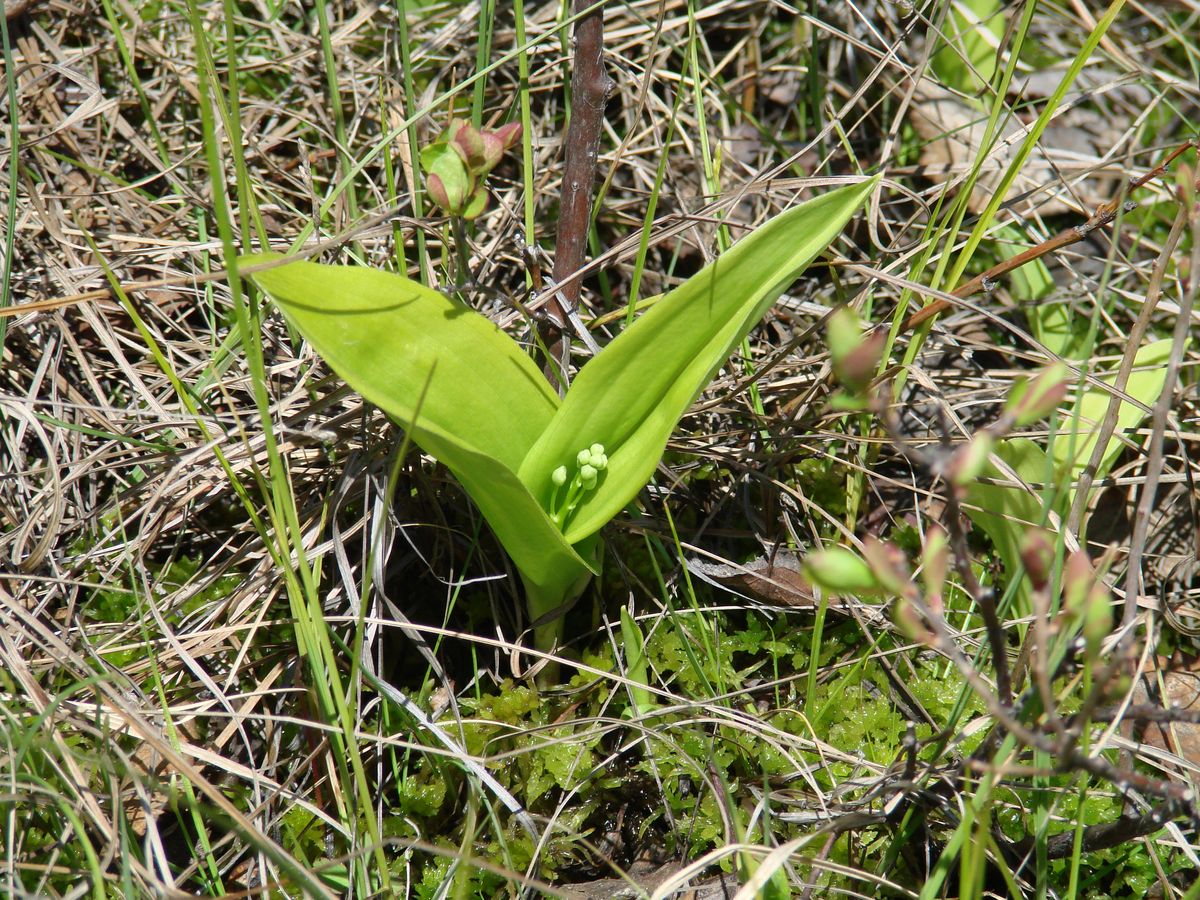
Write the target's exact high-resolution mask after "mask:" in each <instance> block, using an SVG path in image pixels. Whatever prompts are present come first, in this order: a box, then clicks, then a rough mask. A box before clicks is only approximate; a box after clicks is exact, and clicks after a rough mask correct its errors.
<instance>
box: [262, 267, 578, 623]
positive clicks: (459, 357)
mask: <svg viewBox="0 0 1200 900" xmlns="http://www.w3.org/2000/svg"><path fill="white" fill-rule="evenodd" d="M270 258H275V257H267V256H261V257H252V258H247V259H246V260H244V261H243V265H250V264H254V263H257V262H260V261H265V260H267V259H270ZM250 277H251V278H253V279H254V281H255V282H256V283H257V284H258V285H259V286H260V287H261V288H262V289H263V290H264V291H266V293H267V294H268V295H270V297H271V298H272V299H273V300H274V301H275V303H276V305H278V306H279V308H280V309H281V310H282V311H283V313H284V315H285V316H286V317H287V319H288V321H289V322H291V323H292V325H293V326H294V327H295V328H296V330H297V331H299V332H300V333H301V334H302V335H303V336H304V338H305V339H306V340H307V341H308V342H309V343H310V344H312V346H313V349H315V350H316V351H317V353H319V354H320V356H321V358H322V359H324V360H325V362H326V363H327V364H328V365H329V367H330V368H332V369H333V370H334V371H335V372H336V373H337V374H338V375H340V376H341V377H342V378H343V379H344V380H345V381H346V383H347V384H349V385H350V386H351V387H352V388H354V389H355V390H357V391H358V392H359V393H360V394H362V395H363V396H364V397H365V398H366V399H368V400H370V401H371V402H372V403H374V404H375V405H377V406H378V407H379V408H380V409H382V410H383V411H384V412H386V413H388V415H390V416H392V417H393V418H394V419H396V420H397V421H398V422H399V423H400V424H401V425H403V426H404V427H405V428H407V429H408V430H409V433H410V434H411V435H412V437H413V440H415V441H416V442H417V444H418V445H419V446H420V447H421V448H422V449H424V450H425V451H426V452H428V453H430V454H431V455H433V456H434V457H436V458H437V459H438V460H440V461H441V462H442V463H444V464H445V465H446V466H447V468H449V469H450V471H451V472H453V473H454V475H455V477H456V478H457V479H458V480H459V481H460V482H461V483H462V485H463V487H464V488H466V490H467V493H469V494H470V495H471V497H472V498H473V499H474V500H475V502H476V504H477V505H478V506H479V509H480V511H481V512H482V513H483V515H484V517H485V518H486V519H487V520H488V523H489V524H490V525H491V526H492V530H493V531H494V532H495V534H496V537H497V538H499V540H500V542H501V543H502V544H503V545H504V548H505V550H507V551H508V553H509V555H510V556H511V557H512V559H513V562H514V563H515V564H516V566H517V568H518V569H519V570H520V572H521V575H522V577H523V578H524V579H525V581H526V584H527V585H530V586H533V587H535V588H536V589H537V590H538V592H539V593H540V594H543V595H547V596H553V595H555V594H556V593H558V592H560V591H565V590H568V589H569V587H570V586H571V585H573V584H575V583H576V582H578V581H579V579H580V578H581V577H583V576H585V575H586V574H587V573H588V571H589V568H590V567H591V566H593V565H594V563H591V562H588V561H585V560H584V559H583V558H582V557H581V556H580V555H579V553H577V552H576V551H575V549H573V548H572V547H571V545H570V544H568V543H567V542H566V541H565V540H564V538H563V535H562V533H561V532H560V531H559V530H558V528H556V527H555V526H554V524H553V523H552V522H551V521H550V518H549V517H548V516H547V515H546V512H545V510H544V509H543V508H542V507H541V506H540V505H539V504H538V502H537V501H536V500H535V499H534V497H533V496H532V495H531V494H530V493H529V491H528V490H527V489H526V488H525V486H524V485H523V484H522V483H521V481H520V479H518V478H517V475H516V469H517V466H518V464H519V463H520V461H521V459H522V458H523V457H524V455H525V453H526V451H527V450H528V449H529V447H530V446H531V445H532V444H533V442H534V440H535V439H536V438H537V436H538V435H539V434H540V433H541V432H542V430H543V429H544V428H545V427H546V426H547V425H548V424H549V422H550V419H551V417H552V415H553V413H554V409H555V407H556V406H557V405H558V397H557V396H556V395H555V394H554V392H553V391H552V390H551V389H550V386H549V385H548V384H547V382H546V380H545V378H543V377H542V373H541V372H539V371H538V369H537V367H536V366H535V365H534V364H533V362H532V360H530V358H529V357H528V356H527V355H526V354H525V353H524V352H523V351H522V350H521V348H520V347H519V346H518V345H517V344H516V343H515V342H514V341H513V340H512V339H511V338H509V337H508V336H507V335H506V334H504V332H502V331H501V330H500V329H498V328H497V327H496V326H495V325H493V324H492V323H491V322H490V321H489V320H487V319H486V318H484V317H483V316H481V315H479V314H478V313H476V312H474V311H473V310H471V309H468V308H467V307H465V306H463V305H462V304H460V303H457V302H455V301H453V300H451V299H449V298H448V297H445V296H443V295H442V294H439V293H438V292H437V291H433V290H430V289H429V288H426V287H424V286H423V285H420V284H417V283H416V282H414V281H411V280H409V279H407V278H404V277H402V276H400V275H392V274H389V273H387V272H382V271H378V270H374V269H366V268H361V267H352V266H323V265H317V264H316V263H309V262H293V263H289V264H287V265H283V266H279V267H277V268H273V269H268V270H263V271H261V272H256V273H253V274H251V276H250ZM414 419H415V421H414ZM581 549H584V550H585V552H587V551H588V549H589V548H581ZM543 612H544V610H543Z"/></svg>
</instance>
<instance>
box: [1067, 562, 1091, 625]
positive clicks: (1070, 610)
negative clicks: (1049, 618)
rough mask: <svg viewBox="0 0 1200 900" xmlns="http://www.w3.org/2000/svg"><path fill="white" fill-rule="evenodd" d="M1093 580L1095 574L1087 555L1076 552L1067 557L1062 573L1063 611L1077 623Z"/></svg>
mask: <svg viewBox="0 0 1200 900" xmlns="http://www.w3.org/2000/svg"><path fill="white" fill-rule="evenodd" d="M1095 580H1096V573H1095V572H1093V571H1092V561H1091V560H1090V559H1088V555H1087V553H1085V552H1084V551H1083V550H1076V551H1075V552H1074V553H1072V554H1071V555H1070V556H1068V557H1067V565H1066V568H1065V570H1064V571H1063V609H1064V610H1066V612H1067V615H1068V616H1070V617H1071V618H1072V619H1074V620H1076V621H1077V620H1078V619H1079V618H1080V617H1081V616H1082V615H1083V607H1084V604H1085V603H1086V602H1087V595H1088V591H1090V590H1091V589H1092V584H1093V583H1094V582H1095Z"/></svg>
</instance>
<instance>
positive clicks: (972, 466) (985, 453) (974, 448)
mask: <svg viewBox="0 0 1200 900" xmlns="http://www.w3.org/2000/svg"><path fill="white" fill-rule="evenodd" d="M995 445H996V439H995V438H994V437H992V433H991V432H990V431H981V432H979V433H978V434H976V435H975V437H973V438H971V440H970V442H969V443H968V444H967V445H966V446H965V447H961V448H959V449H958V450H957V451H956V452H955V454H954V456H953V457H951V459H950V465H949V467H948V469H947V473H946V474H947V475H949V477H950V481H951V482H952V483H953V484H955V485H957V486H958V487H966V486H967V485H969V484H970V483H971V482H973V481H974V480H975V479H976V478H978V477H979V476H980V475H982V474H983V470H984V469H985V468H986V467H987V465H988V457H989V456H991V454H992V448H993V447H995Z"/></svg>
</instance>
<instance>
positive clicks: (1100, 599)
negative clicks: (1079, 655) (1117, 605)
mask: <svg viewBox="0 0 1200 900" xmlns="http://www.w3.org/2000/svg"><path fill="white" fill-rule="evenodd" d="M1112 626H1113V612H1112V594H1110V593H1109V592H1108V588H1106V587H1105V586H1104V584H1103V583H1102V582H1099V581H1097V582H1096V583H1094V584H1093V585H1092V587H1091V590H1089V591H1088V593H1087V600H1086V602H1085V605H1084V610H1083V639H1084V641H1085V643H1086V645H1087V657H1088V659H1090V660H1091V661H1092V662H1093V663H1094V662H1096V660H1098V659H1099V658H1100V650H1101V648H1102V646H1103V644H1104V639H1105V638H1106V637H1108V636H1109V634H1111V633H1112Z"/></svg>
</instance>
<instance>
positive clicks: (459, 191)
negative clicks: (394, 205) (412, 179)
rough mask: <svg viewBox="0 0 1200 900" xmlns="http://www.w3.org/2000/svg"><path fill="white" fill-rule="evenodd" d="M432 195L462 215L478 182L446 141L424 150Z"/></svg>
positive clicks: (423, 164)
mask: <svg viewBox="0 0 1200 900" xmlns="http://www.w3.org/2000/svg"><path fill="white" fill-rule="evenodd" d="M421 167H422V168H423V169H424V170H425V172H426V176H427V177H426V180H425V184H426V187H427V188H428V190H429V197H430V199H431V200H433V202H434V203H436V204H437V205H438V206H440V207H441V208H442V209H443V210H444V211H445V212H446V213H447V214H449V215H452V216H457V215H461V213H462V210H463V207H464V206H465V205H466V201H467V199H468V197H469V196H470V194H471V193H472V192H473V191H474V190H475V184H474V182H473V181H472V180H471V177H470V176H469V175H468V174H467V170H466V167H465V166H464V165H463V161H462V160H461V159H459V157H458V154H457V153H455V152H454V151H453V150H451V149H450V148H449V147H448V146H447V145H446V144H433V145H432V146H429V147H426V148H425V149H424V150H422V151H421Z"/></svg>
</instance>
